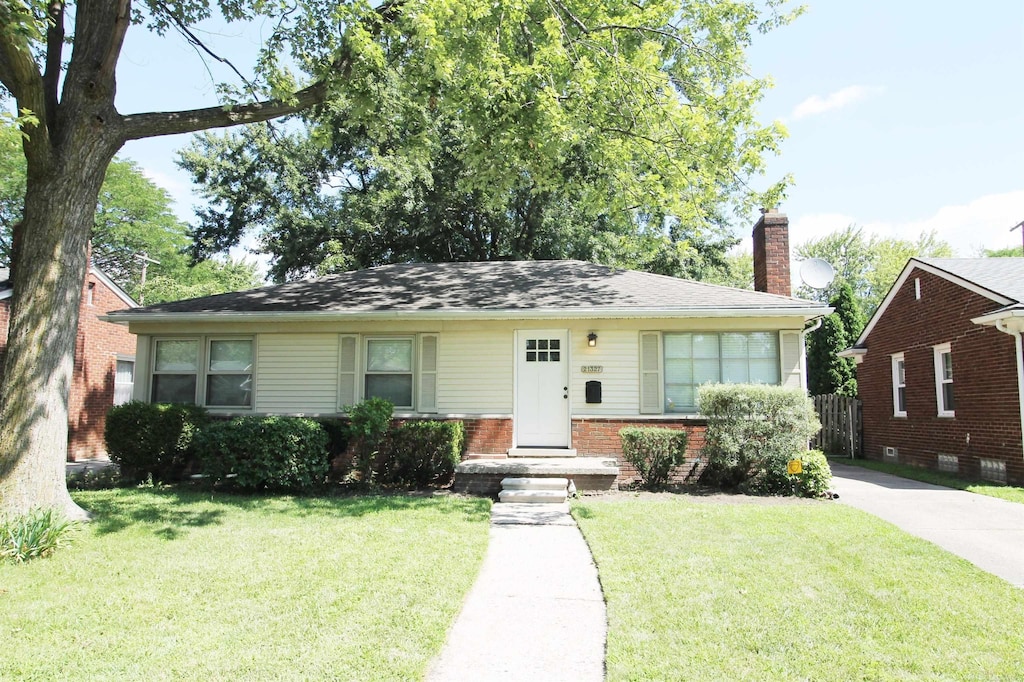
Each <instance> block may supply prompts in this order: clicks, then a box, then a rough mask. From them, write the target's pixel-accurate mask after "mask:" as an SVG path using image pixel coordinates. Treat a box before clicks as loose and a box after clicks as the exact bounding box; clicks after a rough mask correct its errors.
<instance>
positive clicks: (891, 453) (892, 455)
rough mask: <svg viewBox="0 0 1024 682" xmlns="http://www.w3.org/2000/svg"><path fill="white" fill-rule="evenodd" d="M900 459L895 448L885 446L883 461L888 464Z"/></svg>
mask: <svg viewBox="0 0 1024 682" xmlns="http://www.w3.org/2000/svg"><path fill="white" fill-rule="evenodd" d="M899 458H900V451H899V450H897V449H896V448H893V447H889V446H888V445H886V446H885V459H886V460H887V461H890V462H895V461H897V460H898V459H899Z"/></svg>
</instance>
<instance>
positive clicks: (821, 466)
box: [786, 450, 832, 497]
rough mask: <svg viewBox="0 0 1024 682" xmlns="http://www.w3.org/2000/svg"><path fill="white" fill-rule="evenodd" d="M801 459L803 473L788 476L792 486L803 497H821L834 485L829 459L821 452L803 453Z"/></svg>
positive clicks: (809, 451)
mask: <svg viewBox="0 0 1024 682" xmlns="http://www.w3.org/2000/svg"><path fill="white" fill-rule="evenodd" d="M795 459H799V460H800V461H801V463H802V464H803V471H802V472H801V473H799V474H786V478H788V479H789V482H790V485H792V486H795V492H796V494H797V495H800V496H801V497H821V496H822V495H824V494H825V492H826V491H827V490H828V489H829V488H830V487H831V485H832V468H831V467H830V466H829V465H828V459H827V458H826V457H825V453H824V452H822V451H821V450H808V451H807V452H801V453H800V456H799V457H795Z"/></svg>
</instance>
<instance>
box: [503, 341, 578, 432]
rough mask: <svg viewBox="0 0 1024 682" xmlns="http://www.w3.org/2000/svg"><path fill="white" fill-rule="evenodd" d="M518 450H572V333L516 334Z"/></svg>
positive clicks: (516, 422)
mask: <svg viewBox="0 0 1024 682" xmlns="http://www.w3.org/2000/svg"><path fill="white" fill-rule="evenodd" d="M515 425H516V446H517V447H545V448H567V447H569V332H568V331H566V330H564V329H555V330H551V329H528V330H526V329H523V330H519V331H517V332H516V414H515Z"/></svg>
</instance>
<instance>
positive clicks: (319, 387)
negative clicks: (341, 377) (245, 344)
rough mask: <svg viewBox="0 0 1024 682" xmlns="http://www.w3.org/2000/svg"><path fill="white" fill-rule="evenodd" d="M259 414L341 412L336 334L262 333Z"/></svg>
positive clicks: (257, 376)
mask: <svg viewBox="0 0 1024 682" xmlns="http://www.w3.org/2000/svg"><path fill="white" fill-rule="evenodd" d="M256 372H257V374H256V411H257V412H283V413H300V412H301V413H304V414H313V413H334V412H337V411H338V335H337V334H260V335H259V339H258V342H257V361H256Z"/></svg>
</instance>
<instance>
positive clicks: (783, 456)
mask: <svg viewBox="0 0 1024 682" xmlns="http://www.w3.org/2000/svg"><path fill="white" fill-rule="evenodd" d="M699 402H700V412H701V414H703V415H704V416H705V417H707V422H708V424H707V432H706V434H705V445H704V450H703V453H704V455H705V456H706V457H707V461H708V464H707V467H706V468H705V469H704V473H703V474H702V475H701V482H702V483H707V484H710V485H713V486H716V487H720V488H723V489H727V490H733V489H734V490H739V491H741V492H745V493H752V494H760V495H792V494H793V482H792V481H791V480H790V478H789V475H788V474H787V473H786V465H787V464H788V462H789V460H790V459H792V458H794V457H801V456H803V455H805V454H807V441H808V440H809V439H810V438H811V437H812V436H813V435H814V434H815V433H817V432H818V430H819V429H820V428H821V424H820V423H819V422H818V416H817V414H816V413H815V411H814V404H813V403H812V402H811V399H810V398H808V397H807V395H806V394H805V393H804V392H803V391H802V390H801V389H798V388H784V387H782V386H765V385H761V384H709V385H705V386H701V387H700V390H699Z"/></svg>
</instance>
